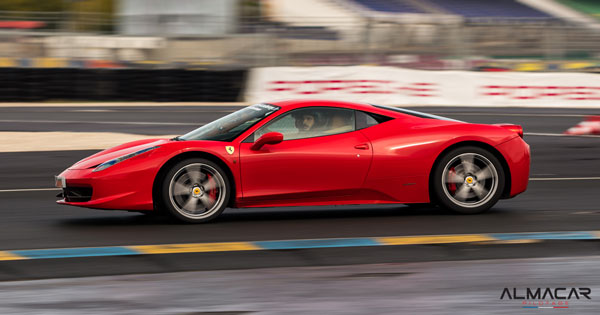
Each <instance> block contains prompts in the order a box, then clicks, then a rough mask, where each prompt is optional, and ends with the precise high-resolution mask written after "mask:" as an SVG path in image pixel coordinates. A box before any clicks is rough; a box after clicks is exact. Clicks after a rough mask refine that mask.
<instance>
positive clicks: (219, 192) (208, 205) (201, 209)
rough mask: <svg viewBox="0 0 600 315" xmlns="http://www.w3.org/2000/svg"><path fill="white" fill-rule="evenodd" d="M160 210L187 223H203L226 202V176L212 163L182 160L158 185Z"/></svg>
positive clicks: (229, 195) (228, 195) (219, 210)
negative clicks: (159, 185)
mask: <svg viewBox="0 0 600 315" xmlns="http://www.w3.org/2000/svg"><path fill="white" fill-rule="evenodd" d="M159 196H160V205H161V207H160V208H161V209H164V211H165V212H166V213H167V214H169V215H170V216H171V217H173V218H175V219H177V220H179V221H183V222H187V223H204V222H208V221H211V220H214V219H215V218H217V217H218V216H219V215H220V214H221V213H222V212H223V210H225V208H226V207H227V205H228V204H229V198H230V197H231V184H230V180H229V177H228V176H227V174H226V173H225V172H224V171H223V169H222V168H221V167H220V166H219V165H218V164H217V163H215V162H213V161H210V160H207V159H203V158H191V159H186V160H183V161H181V162H178V163H177V164H175V165H173V167H172V168H171V169H170V170H169V171H168V172H167V173H166V174H165V176H164V178H163V180H162V184H161V187H160V192H159Z"/></svg>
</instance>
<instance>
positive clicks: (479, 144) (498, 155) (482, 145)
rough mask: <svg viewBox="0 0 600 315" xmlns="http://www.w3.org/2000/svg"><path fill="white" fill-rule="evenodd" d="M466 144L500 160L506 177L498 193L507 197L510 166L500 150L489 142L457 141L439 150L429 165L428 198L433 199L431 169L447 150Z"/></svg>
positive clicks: (509, 186) (502, 197)
mask: <svg viewBox="0 0 600 315" xmlns="http://www.w3.org/2000/svg"><path fill="white" fill-rule="evenodd" d="M467 146H473V147H478V148H481V149H484V150H487V151H488V152H490V153H491V154H493V155H494V156H495V157H496V158H497V159H498V161H500V165H501V166H502V170H503V171H504V175H505V176H506V179H505V181H504V187H503V188H502V194H501V195H500V198H501V199H504V198H508V197H509V196H510V188H511V174H510V167H509V166H508V163H507V162H506V159H505V158H504V156H503V155H502V153H500V151H498V150H497V149H496V148H494V147H493V146H491V145H490V144H487V143H485V142H481V141H461V142H457V143H454V144H452V145H450V146H448V147H447V148H445V149H444V150H443V151H442V152H440V154H438V156H437V157H436V158H435V161H434V162H433V165H432V166H431V171H430V172H429V199H430V200H434V199H432V198H433V196H432V195H431V194H432V191H433V189H432V186H431V185H432V184H433V173H434V172H433V170H434V169H435V168H436V167H437V165H438V164H439V162H440V160H441V159H442V158H443V157H444V156H445V155H446V154H448V152H450V151H452V150H454V149H457V148H460V147H467Z"/></svg>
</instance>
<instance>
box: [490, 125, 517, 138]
mask: <svg viewBox="0 0 600 315" xmlns="http://www.w3.org/2000/svg"><path fill="white" fill-rule="evenodd" d="M496 126H499V127H502V128H504V129H508V130H510V131H512V132H515V133H517V134H518V135H519V137H521V138H523V127H521V126H519V125H511V124H496Z"/></svg>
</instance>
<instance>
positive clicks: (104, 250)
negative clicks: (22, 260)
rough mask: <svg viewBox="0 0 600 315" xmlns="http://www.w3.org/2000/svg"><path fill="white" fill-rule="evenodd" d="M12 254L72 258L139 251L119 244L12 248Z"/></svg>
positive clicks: (40, 257)
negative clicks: (107, 245) (80, 246)
mask: <svg viewBox="0 0 600 315" xmlns="http://www.w3.org/2000/svg"><path fill="white" fill-rule="evenodd" d="M10 252H11V253H13V254H17V255H19V256H23V257H27V258H29V259H44V258H72V257H94V256H121V255H140V254H141V253H139V252H137V251H135V250H132V249H129V248H126V247H120V246H113V247H87V248H56V249H27V250H13V251H10Z"/></svg>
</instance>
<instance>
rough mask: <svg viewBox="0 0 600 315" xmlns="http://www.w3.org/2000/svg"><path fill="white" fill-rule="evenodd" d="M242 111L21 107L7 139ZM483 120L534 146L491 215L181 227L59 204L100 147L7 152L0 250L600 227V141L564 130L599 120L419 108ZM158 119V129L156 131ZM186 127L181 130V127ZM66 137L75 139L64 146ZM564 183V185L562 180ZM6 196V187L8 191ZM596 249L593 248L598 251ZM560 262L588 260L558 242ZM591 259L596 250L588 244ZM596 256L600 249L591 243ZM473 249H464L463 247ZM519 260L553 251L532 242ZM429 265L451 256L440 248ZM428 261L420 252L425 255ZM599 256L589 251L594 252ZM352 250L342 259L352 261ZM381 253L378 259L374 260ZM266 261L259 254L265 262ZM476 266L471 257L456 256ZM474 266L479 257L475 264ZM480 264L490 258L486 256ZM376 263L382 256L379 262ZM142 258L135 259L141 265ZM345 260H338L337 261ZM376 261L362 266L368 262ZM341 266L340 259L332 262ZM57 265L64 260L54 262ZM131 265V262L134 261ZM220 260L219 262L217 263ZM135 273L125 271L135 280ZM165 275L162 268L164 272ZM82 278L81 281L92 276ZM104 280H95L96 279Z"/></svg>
mask: <svg viewBox="0 0 600 315" xmlns="http://www.w3.org/2000/svg"><path fill="white" fill-rule="evenodd" d="M238 108H239V107H234V106H214V107H206V106H202V107H193V106H185V107H183V106H173V107H171V106H168V105H165V106H164V107H143V106H137V107H126V106H124V107H101V106H98V107H81V108H78V107H43V106H41V107H26V108H13V107H2V108H0V139H1V137H2V134H1V131H22V132H38V131H70V132H74V133H73V134H72V136H73V137H76V136H77V134H76V132H82V131H86V132H100V133H102V132H121V133H132V134H139V135H165V134H183V133H185V132H187V131H189V130H191V129H193V128H194V126H195V125H201V124H204V123H207V122H210V121H212V120H214V119H216V118H218V117H221V116H223V115H225V114H227V113H229V112H231V111H233V110H236V109H238ZM412 109H416V110H421V111H425V112H429V113H434V114H441V115H444V116H448V117H450V118H455V119H459V120H464V121H469V122H479V123H501V122H508V123H516V124H521V125H523V127H524V129H525V132H526V133H536V134H544V135H526V136H525V140H526V141H527V142H528V143H529V144H530V145H531V149H532V169H531V177H532V178H533V179H534V180H533V181H531V182H530V185H529V189H528V190H527V191H526V192H525V193H524V194H522V195H520V196H517V197H516V198H514V199H510V200H502V201H500V202H499V203H498V204H497V205H496V206H495V207H494V208H493V209H492V210H491V211H490V212H488V213H485V214H482V215H473V216H461V215H453V214H449V213H447V212H445V211H443V210H440V209H437V208H429V209H427V208H426V209H410V208H407V207H404V206H401V205H398V206H394V205H385V206H344V207H298V208H269V209H266V208H265V209H228V210H226V211H225V213H224V214H223V215H222V217H221V218H220V219H219V220H218V221H216V222H214V223H210V224H204V225H183V224H176V223H172V222H170V221H168V220H164V219H161V218H152V217H147V216H144V215H141V214H137V213H128V212H122V211H99V210H90V209H83V208H73V207H65V206H59V205H56V204H55V203H54V201H55V200H56V198H55V197H54V195H56V194H57V193H58V191H52V190H46V191H37V190H33V191H12V190H14V189H17V190H18V189H36V188H49V187H52V184H53V175H56V174H58V173H60V172H61V171H62V170H63V169H65V168H66V167H68V166H69V165H71V164H73V163H74V162H76V161H77V160H79V159H81V158H83V157H85V156H88V155H90V154H92V153H94V152H95V151H81V150H73V151H46V152H11V153H6V152H4V153H0V161H2V163H1V164H0V178H2V179H4V180H2V181H0V211H1V213H2V217H3V220H1V222H0V231H2V232H1V233H2V237H1V238H0V250H11V249H36V248H59V247H92V246H109V245H143V244H164V243H197V242H229V241H258V240H281V239H310V238H339V237H373V236H400V235H431V234H462V233H492V232H494V233H500V232H535V231H584V230H600V194H599V193H600V137H562V136H560V134H561V133H562V132H563V131H564V130H566V129H567V128H569V127H572V126H573V125H575V124H577V123H578V122H580V121H582V120H583V119H584V117H585V116H586V115H598V114H599V111H598V110H593V109H570V110H569V109H537V108H458V107H457V108H448V107H444V108H412ZM155 123H158V124H155ZM179 123H181V125H179ZM65 141H69V139H68V138H66V139H65ZM565 179H566V180H565ZM9 190H10V191H9ZM594 246H596V245H594ZM560 248H561V252H560V255H563V256H564V255H569V254H570V253H572V254H585V253H581V251H579V250H578V249H577V248H575V247H573V246H571V247H570V246H561V247H560ZM585 248H586V250H587V251H590V248H589V247H585ZM592 248H596V247H592ZM467 251H468V250H467ZM518 251H519V253H520V255H521V256H522V257H531V256H538V255H539V253H541V252H544V255H546V256H547V255H553V253H552V252H551V251H550V250H548V249H543V248H542V247H541V246H540V247H538V246H537V245H535V244H533V245H530V246H528V247H523V248H522V249H518ZM426 252H427V251H426V250H421V251H419V253H420V255H422V256H421V257H422V259H425V260H427V259H433V258H435V260H440V259H446V258H447V259H456V258H453V257H451V254H450V253H449V252H441V253H440V252H439V251H438V252H436V253H435V255H433V256H435V257H429V258H428V256H427V254H426ZM423 253H425V254H423ZM594 253H597V252H595V251H594V250H593V249H592V250H591V252H590V253H589V254H594ZM351 254H352V252H346V253H345V254H344V255H351ZM371 254H372V255H376V254H375V253H371ZM268 257H270V256H268V255H266V256H264V258H260V257H259V258H256V259H255V263H256V266H259V265H260V262H261V259H262V260H263V261H264V262H265V264H266V263H267V260H268V259H270V258H268ZM461 257H462V258H469V257H468V256H461ZM477 258H482V257H481V256H477ZM483 258H485V257H483ZM371 260H375V259H374V258H373V259H371ZM138 262H139V260H138ZM340 262H341V263H344V261H343V259H342V260H340ZM369 262H370V261H369V257H366V258H363V260H361V261H360V263H369ZM330 263H335V262H333V261H332V262H330ZM53 264H59V262H53ZM134 264H135V263H134ZM215 264H217V263H215ZM131 270H135V268H128V272H130V271H131ZM163 271H164V270H163ZM85 274H86V273H85V271H82V272H81V273H80V275H85ZM94 274H97V273H94Z"/></svg>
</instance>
